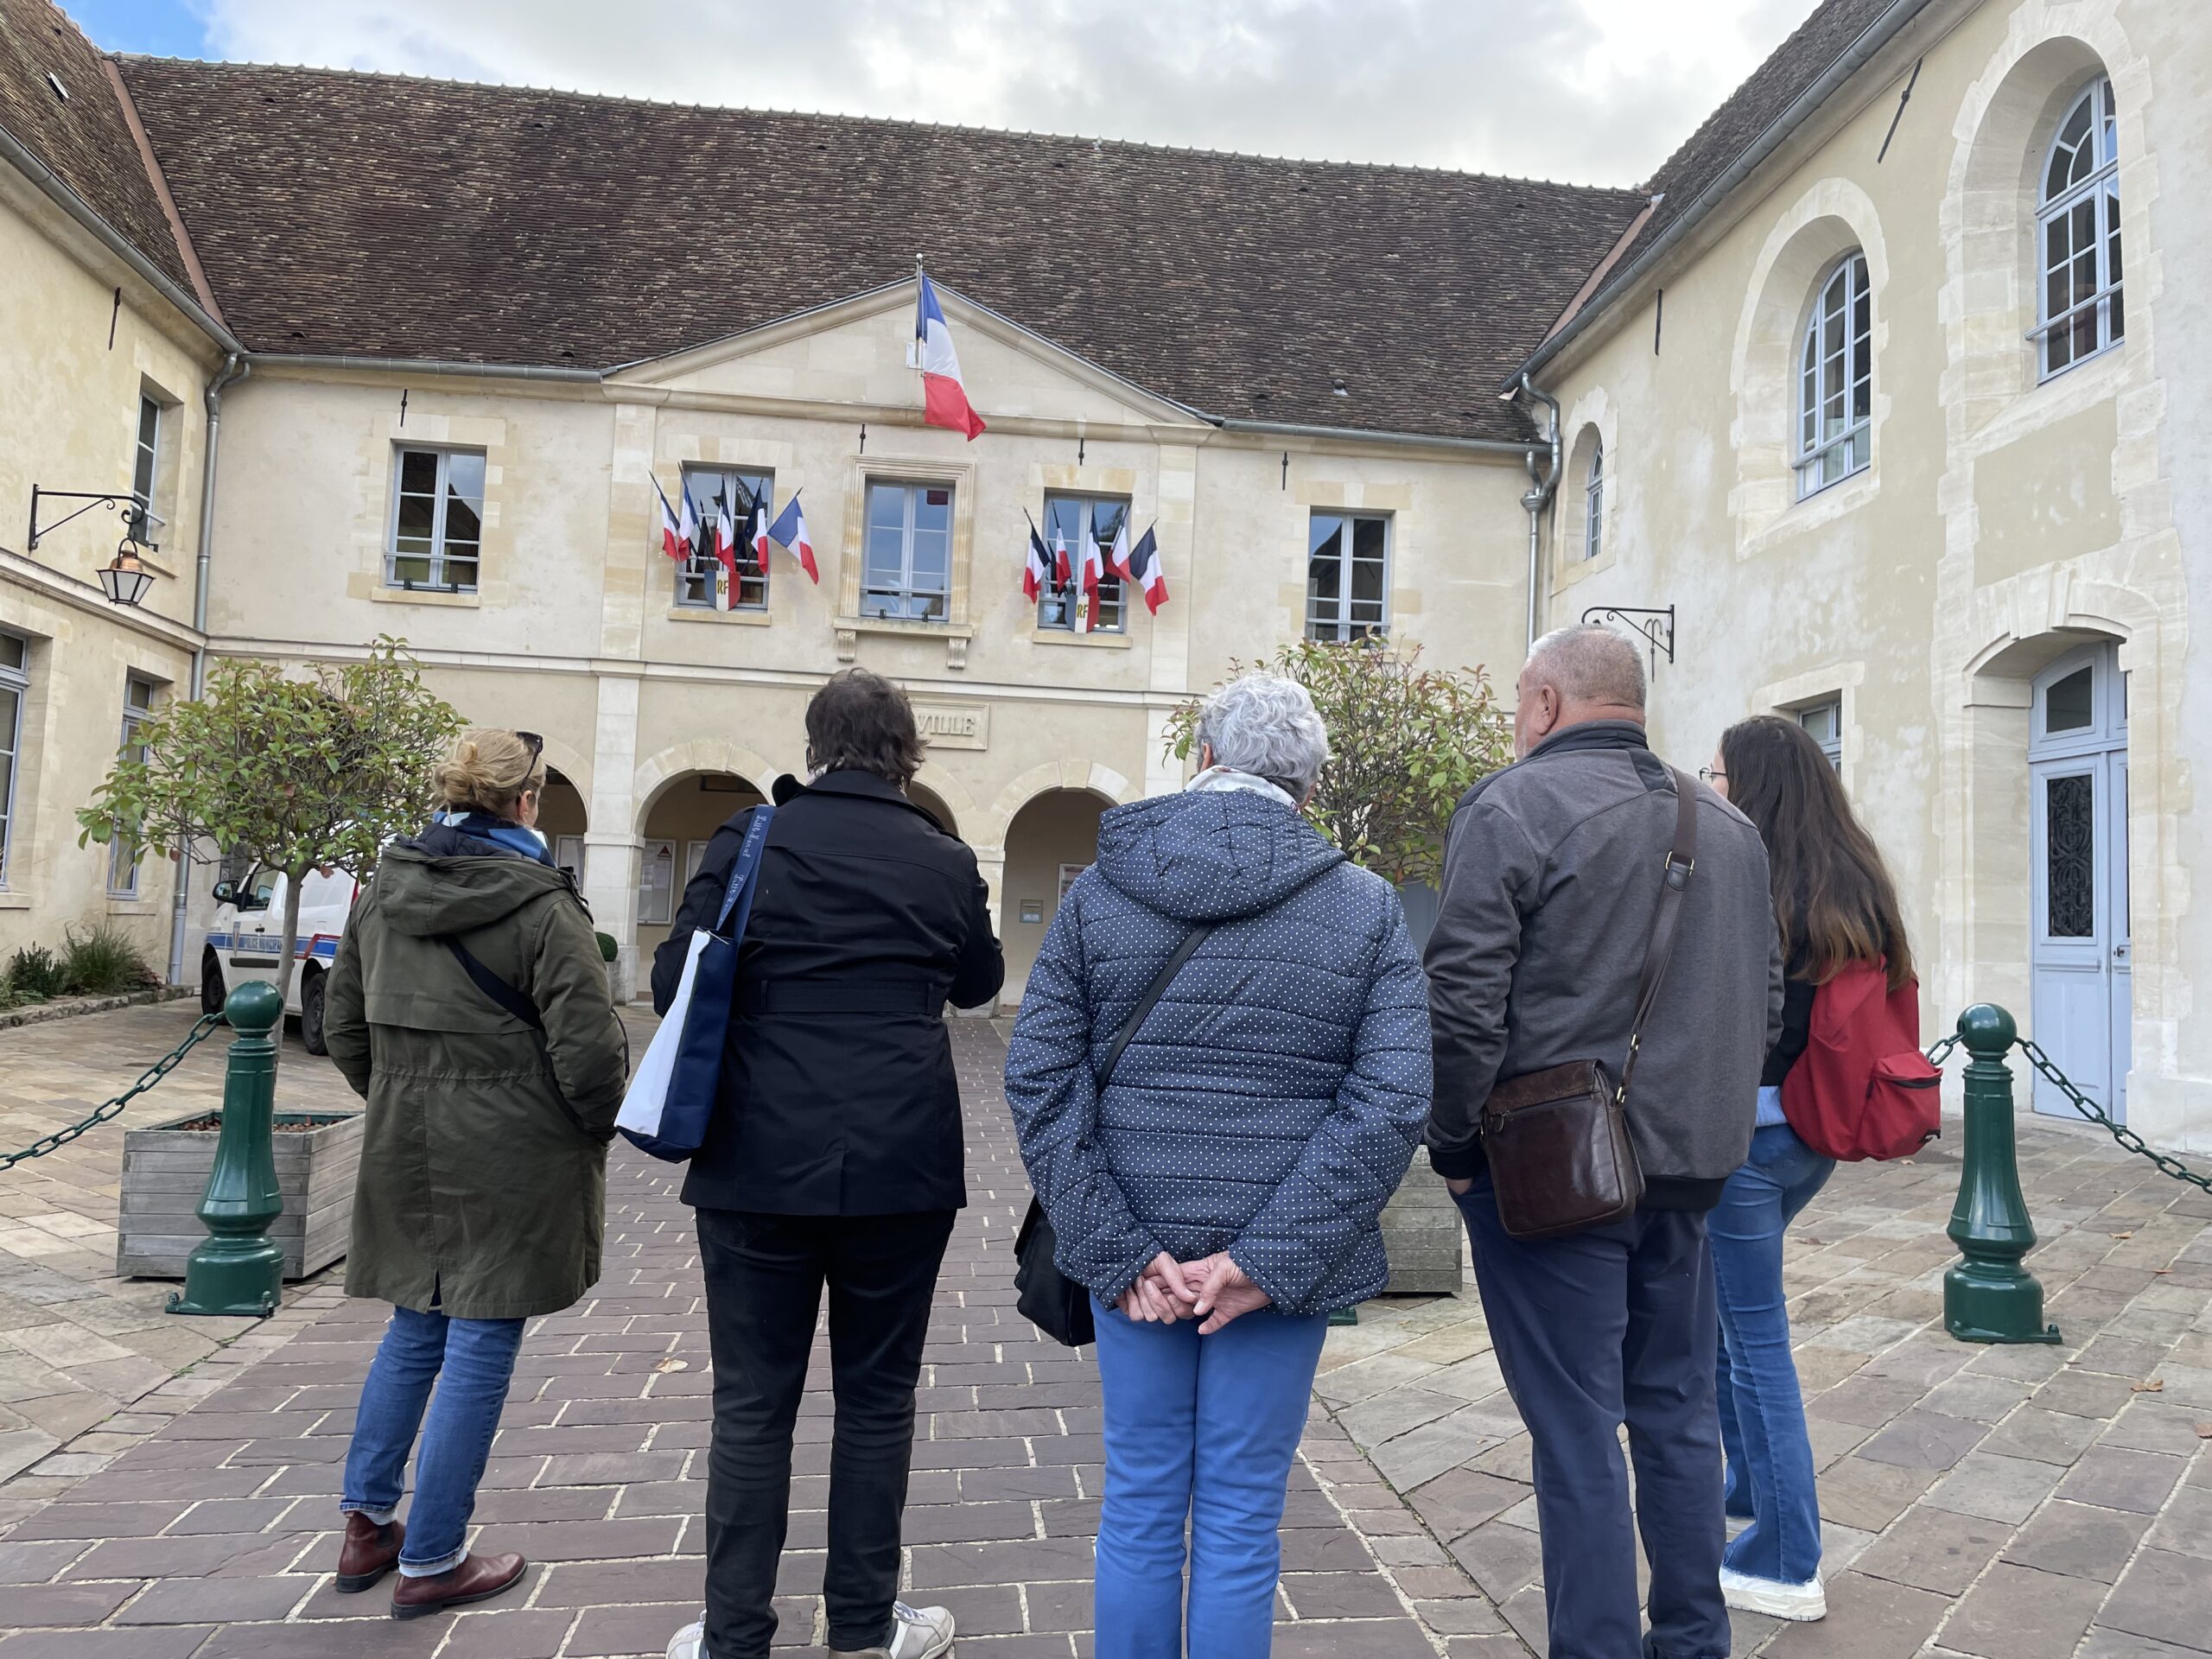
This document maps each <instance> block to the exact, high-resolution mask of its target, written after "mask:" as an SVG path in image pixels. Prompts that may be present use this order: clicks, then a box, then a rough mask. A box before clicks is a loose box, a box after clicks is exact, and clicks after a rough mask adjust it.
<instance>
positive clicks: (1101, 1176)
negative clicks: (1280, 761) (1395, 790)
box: [1006, 791, 1429, 1314]
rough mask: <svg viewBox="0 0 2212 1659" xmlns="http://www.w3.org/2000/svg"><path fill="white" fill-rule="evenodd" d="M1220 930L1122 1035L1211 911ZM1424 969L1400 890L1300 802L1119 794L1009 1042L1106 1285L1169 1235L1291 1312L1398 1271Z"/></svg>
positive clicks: (1234, 794) (1074, 1224)
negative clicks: (1389, 1208)
mask: <svg viewBox="0 0 2212 1659" xmlns="http://www.w3.org/2000/svg"><path fill="white" fill-rule="evenodd" d="M1200 924H1211V925H1212V927H1213V931H1212V932H1211V934H1210V935H1209V936H1208V937H1207V938H1206V939H1205V942H1204V943H1203V944H1200V945H1199V946H1198V950H1196V952H1195V953H1193V954H1192V957H1191V958H1190V959H1189V961H1188V962H1186V963H1185V964H1184V966H1183V969H1182V970H1181V972H1180V973H1179V974H1178V975H1177V976H1176V978H1175V980H1174V982H1173V984H1171V985H1169V986H1168V988H1166V992H1165V993H1164V994H1163V995H1161V997H1160V1001H1159V1003H1158V1005H1157V1006H1156V1007H1154V1009H1153V1011H1152V1013H1151V1014H1150V1015H1149V1016H1147V1019H1146V1020H1145V1023H1144V1025H1143V1027H1142V1028H1141V1030H1140V1031H1138V1033H1136V1035H1135V1037H1134V1038H1133V1039H1131V1041H1130V1043H1129V1045H1128V1048H1127V1049H1126V1050H1124V1051H1123V1052H1122V1058H1121V1062H1120V1064H1119V1065H1118V1066H1117V1067H1116V1070H1115V1073H1114V1076H1113V1077H1112V1079H1111V1081H1110V1083H1109V1084H1108V1085H1107V1087H1106V1088H1105V1089H1104V1090H1103V1092H1102V1090H1100V1088H1099V1085H1098V1081H1097V1075H1096V1074H1097V1068H1098V1067H1099V1066H1101V1065H1103V1064H1104V1062H1105V1058H1106V1052H1107V1050H1108V1049H1109V1047H1110V1046H1111V1045H1112V1042H1113V1039H1114V1033H1116V1031H1117V1030H1118V1029H1119V1028H1120V1027H1121V1025H1122V1022H1123V1021H1124V1020H1126V1019H1127V1018H1128V1015H1129V1014H1130V1013H1131V1011H1132V1010H1133V1009H1134V1008H1135V1006H1136V1004H1137V1001H1138V1000H1139V999H1140V998H1141V996H1142V995H1143V994H1144V990H1145V988H1146V987H1147V985H1149V984H1150V983H1151V982H1152V980H1153V977H1154V975H1156V974H1157V973H1158V972H1159V970H1160V968H1161V967H1162V966H1163V965H1164V964H1165V963H1166V960H1167V958H1168V957H1170V956H1171V955H1173V952H1174V950H1175V948H1176V946H1177V944H1179V942H1180V941H1181V940H1182V938H1183V937H1184V935H1185V933H1186V932H1187V931H1189V930H1190V929H1191V928H1192V926H1194V925H1200ZM1428 1084H1429V1039H1428V1016H1427V988H1426V985H1425V983H1424V982H1423V980H1422V977H1421V963H1420V960H1419V958H1418V957H1415V955H1414V948H1413V944H1412V941H1411V940H1410V939H1409V938H1408V936H1407V932H1406V924H1405V916H1404V912H1403V910H1402V907H1401V906H1400V904H1399V902H1398V897H1397V895H1396V894H1395V893H1393V892H1392V891H1391V889H1390V887H1389V885H1388V884H1387V883H1385V882H1384V881H1383V880H1382V879H1381V878H1379V877H1377V876H1376V875H1373V874H1370V873H1369V872H1367V871H1365V870H1363V869H1360V868H1358V867H1357V866H1356V865H1353V864H1351V863H1350V862H1348V861H1346V860H1345V858H1344V855H1343V854H1342V853H1340V852H1339V851H1338V850H1337V849H1335V848H1334V847H1332V846H1331V845H1329V843H1328V842H1325V841H1324V840H1323V839H1322V838H1321V836H1319V835H1318V834H1316V833H1315V832H1314V830H1313V828H1312V827H1311V826H1310V825H1309V824H1307V823H1306V821H1305V820H1304V819H1303V818H1302V817H1300V816H1299V814H1298V812H1297V811H1296V810H1294V808H1292V807H1290V806H1288V805H1286V804H1283V803H1282V802H1281V800H1278V799H1271V798H1267V797H1264V796H1262V795H1258V794H1254V793H1249V792H1246V791H1231V792H1223V793H1198V794H1183V795H1172V796H1165V797H1161V798H1156V799H1152V800H1145V801H1139V802H1136V803H1135V804H1132V805H1128V806H1121V807H1116V808H1114V809H1113V810H1110V811H1109V812H1108V813H1107V814H1106V815H1105V817H1103V819H1102V820H1101V821H1100V823H1099V836H1098V861H1097V862H1096V864H1094V865H1093V866H1092V867H1091V868H1090V869H1089V870H1087V871H1085V872H1084V874H1083V875H1082V876H1081V877H1079V878H1078V879H1077V881H1076V883H1075V885H1074V886H1073V887H1071V888H1070V889H1069V892H1068V895H1067V898H1066V899H1065V900H1064V901H1063V902H1062V904H1061V906H1060V909H1059V913H1058V915H1057V916H1056V917H1055V918H1053V921H1052V929H1051V931H1049V932H1048V933H1047V934H1046V938H1045V943H1044V947H1043V950H1042V951H1041V953H1040V954H1039V957H1038V958H1037V964H1036V966H1035V967H1034V968H1033V969H1031V970H1030V975H1029V983H1028V988H1027V990H1026V991H1025V993H1024V994H1023V996H1022V1000H1021V1012H1020V1017H1019V1018H1018V1019H1017V1020H1016V1021H1015V1022H1014V1039H1013V1042H1012V1045H1011V1046H1010V1048H1009V1050H1008V1052H1007V1067H1006V1085H1007V1103H1008V1104H1009V1105H1010V1106H1011V1107H1012V1109H1013V1111H1014V1124H1015V1128H1016V1130H1017V1132H1018V1134H1019V1135H1020V1142H1021V1156H1022V1161H1023V1162H1024V1163H1025V1164H1026V1165H1027V1166H1028V1170H1029V1177H1030V1180H1031V1182H1032V1184H1033V1185H1034V1187H1035V1188H1036V1192H1037V1195H1038V1198H1039V1202H1040V1203H1041V1204H1042V1205H1044V1208H1045V1211H1046V1214H1047V1216H1049V1217H1050V1218H1051V1220H1052V1228H1053V1230H1054V1232H1055V1233H1056V1234H1057V1235H1058V1241H1059V1248H1058V1255H1057V1260H1058V1265H1059V1267H1060V1269H1061V1271H1062V1272H1064V1273H1065V1274H1068V1276H1069V1277H1070V1278H1071V1279H1074V1280H1075V1281H1077V1282H1078V1283H1080V1284H1084V1285H1087V1286H1088V1287H1090V1289H1091V1290H1092V1291H1093V1292H1095V1293H1096V1294H1097V1295H1098V1296H1100V1297H1101V1298H1102V1299H1104V1300H1109V1301H1110V1300H1113V1299H1114V1298H1115V1297H1116V1296H1118V1295H1120V1294H1121V1293H1122V1291H1124V1290H1126V1289H1127V1288H1128V1287H1129V1285H1130V1284H1131V1282H1133V1281H1135V1278H1136V1276H1137V1274H1139V1272H1141V1270H1142V1269H1143V1268H1144V1267H1145V1265H1146V1264H1147V1262H1150V1261H1151V1260H1152V1259H1153V1258H1154V1256H1155V1255H1159V1254H1160V1252H1161V1251H1163V1250H1165V1251H1166V1252H1167V1253H1168V1254H1170V1255H1173V1256H1174V1257H1175V1258H1176V1259H1177V1260H1178V1261H1194V1260H1196V1259H1198V1257H1200V1256H1205V1255H1211V1254H1213V1253H1214V1252H1216V1251H1217V1250H1223V1249H1226V1250H1227V1251H1228V1252H1229V1253H1230V1256H1231V1257H1232V1258H1233V1259H1234V1260H1235V1261H1236V1264H1237V1265H1238V1266H1239V1267H1240V1268H1243V1270H1244V1271H1245V1272H1246V1273H1247V1274H1249V1275H1250V1277H1251V1278H1252V1280H1253V1281H1254V1282H1255V1284H1257V1285H1258V1286H1260V1287H1261V1288H1262V1289H1263V1290H1265V1291H1266V1292H1267V1293H1268V1296H1269V1297H1270V1298H1272V1299H1273V1300H1274V1305H1275V1306H1277V1307H1279V1308H1281V1310H1282V1311H1283V1312H1285V1313H1292V1314H1309V1313H1325V1312H1327V1311H1329V1310H1332V1309H1334V1308H1338V1307H1344V1306H1349V1305H1351V1303H1353V1302H1357V1301H1359V1300H1363V1299H1364V1298H1366V1297H1369V1296H1372V1295H1374V1294H1376V1293H1377V1292H1379V1291H1380V1290H1381V1289H1382V1288H1383V1284H1384V1282H1385V1281H1387V1279H1388V1278H1389V1265H1388V1263H1387V1262H1385V1261H1384V1259H1383V1236H1382V1231H1381V1229H1380V1227H1379V1226H1378V1225H1377V1217H1378V1216H1379V1215H1380V1214H1381V1212H1382V1209H1383V1205H1384V1204H1385V1203H1386V1202H1388V1201H1389V1197H1390V1195H1391V1193H1392V1192H1395V1191H1396V1189H1397V1185H1398V1183H1399V1181H1400V1180H1401V1179H1403V1177H1404V1175H1405V1173H1406V1166H1407V1165H1408V1162H1409V1161H1410V1160H1411V1159H1412V1157H1413V1152H1414V1146H1415V1144H1416V1143H1417V1142H1418V1141H1419V1140H1420V1137H1421V1124H1422V1122H1423V1120H1424V1119H1425V1118H1426V1117H1427V1115H1428Z"/></svg>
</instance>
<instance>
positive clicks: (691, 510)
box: [661, 483, 702, 559]
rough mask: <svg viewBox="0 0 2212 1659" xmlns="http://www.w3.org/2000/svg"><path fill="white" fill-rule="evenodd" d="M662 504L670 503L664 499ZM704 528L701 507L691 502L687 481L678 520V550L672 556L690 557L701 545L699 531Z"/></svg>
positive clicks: (679, 557)
mask: <svg viewBox="0 0 2212 1659" xmlns="http://www.w3.org/2000/svg"><path fill="white" fill-rule="evenodd" d="M661 505H662V506H663V507H665V506H666V505H668V504H667V503H666V502H665V501H664V502H662V503H661ZM701 529H702V525H701V524H700V523H699V509H698V508H697V507H696V506H694V505H692V503H691V486H690V484H688V483H687V484H686V485H684V486H683V510H682V517H680V518H678V519H677V521H676V539H677V551H676V552H674V553H673V554H671V557H672V558H678V559H688V558H690V556H691V553H692V550H693V549H695V548H696V547H697V546H698V545H699V531H700V530H701Z"/></svg>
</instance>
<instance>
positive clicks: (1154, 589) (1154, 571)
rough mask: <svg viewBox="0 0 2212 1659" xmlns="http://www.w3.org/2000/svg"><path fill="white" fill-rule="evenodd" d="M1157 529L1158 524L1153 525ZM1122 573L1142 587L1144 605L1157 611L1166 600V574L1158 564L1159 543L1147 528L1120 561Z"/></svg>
mask: <svg viewBox="0 0 2212 1659" xmlns="http://www.w3.org/2000/svg"><path fill="white" fill-rule="evenodd" d="M1157 528H1158V526H1157V525H1155V526H1154V529H1157ZM1121 570H1122V575H1125V576H1127V577H1128V579H1129V580H1130V581H1131V582H1135V583H1136V585H1137V586H1138V587H1140V588H1142V589H1144V607H1145V609H1147V611H1153V612H1157V611H1158V610H1159V609H1160V607H1161V606H1163V605H1165V604H1166V602H1167V575H1166V572H1165V571H1164V570H1162V569H1160V543H1157V542H1155V541H1154V540H1153V537H1152V531H1149V530H1147V531H1145V533H1144V534H1143V535H1141V536H1140V537H1137V544H1136V545H1135V547H1133V548H1131V549H1130V550H1129V553H1128V557H1127V558H1126V559H1124V560H1122V565H1121Z"/></svg>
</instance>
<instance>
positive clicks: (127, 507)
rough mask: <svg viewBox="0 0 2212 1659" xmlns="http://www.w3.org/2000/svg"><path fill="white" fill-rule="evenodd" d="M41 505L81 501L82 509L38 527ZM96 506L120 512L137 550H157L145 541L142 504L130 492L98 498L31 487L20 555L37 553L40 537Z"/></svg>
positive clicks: (87, 492) (91, 494)
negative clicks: (27, 535)
mask: <svg viewBox="0 0 2212 1659" xmlns="http://www.w3.org/2000/svg"><path fill="white" fill-rule="evenodd" d="M41 501H82V502H83V503H84V504H85V505H83V506H81V507H79V508H78V509H77V510H76V511H75V512H65V513H63V514H62V515H61V517H60V518H56V519H54V521H53V522H52V523H50V524H40V523H39V521H38V504H39V503H40V502H41ZM98 506H106V507H109V508H111V509H113V510H114V511H116V512H120V513H121V514H122V515H123V529H124V534H125V535H127V536H128V537H130V539H131V540H132V541H134V542H136V543H138V545H139V546H141V547H143V548H144V549H146V550H147V551H149V552H159V551H160V548H159V546H158V545H157V544H156V543H153V542H149V541H148V540H147V539H146V531H147V530H148V529H149V525H148V524H147V520H146V504H145V503H144V502H143V501H141V500H140V499H138V498H137V496H135V495H133V494H132V493H130V491H128V490H111V491H109V492H107V493H105V494H102V493H98V492H95V491H91V490H42V489H41V488H40V487H39V486H37V485H35V484H34V485H32V486H31V534H30V540H29V542H28V543H26V544H25V546H24V548H23V551H25V552H26V553H35V552H37V551H38V538H39V537H41V536H47V535H51V534H52V533H53V532H54V531H57V530H59V529H60V528H61V526H62V525H64V524H67V523H68V522H69V521H70V520H71V519H73V518H83V517H84V516H85V515H86V513H88V512H91V511H92V509H93V508H94V507H98Z"/></svg>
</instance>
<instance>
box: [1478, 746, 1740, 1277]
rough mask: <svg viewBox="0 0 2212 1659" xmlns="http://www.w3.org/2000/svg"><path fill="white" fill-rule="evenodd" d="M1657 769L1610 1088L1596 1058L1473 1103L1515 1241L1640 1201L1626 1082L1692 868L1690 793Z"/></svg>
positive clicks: (1601, 1217)
mask: <svg viewBox="0 0 2212 1659" xmlns="http://www.w3.org/2000/svg"><path fill="white" fill-rule="evenodd" d="M1667 770H1668V771H1669V772H1672V773H1673V774H1674V779H1675V802H1676V808H1675V842H1674V846H1673V847H1672V849H1670V850H1669V852H1668V854H1667V864H1666V878H1665V882H1664V885H1663V886H1662V887H1661V888H1660V889H1659V909H1658V912H1657V913H1656V915H1654V916H1653V918H1652V919H1651V938H1650V939H1649V942H1648V943H1647V944H1645V946H1644V951H1643V975H1642V976H1641V978H1640V980H1639V981H1638V983H1637V993H1636V1022H1635V1024H1633V1025H1632V1026H1630V1027H1629V1037H1628V1059H1627V1061H1626V1062H1625V1064H1624V1065H1623V1066H1622V1068H1621V1077H1620V1082H1619V1083H1618V1084H1615V1083H1614V1081H1613V1079H1612V1074H1611V1072H1610V1071H1607V1069H1606V1067H1605V1062H1604V1061H1603V1060H1569V1061H1568V1062H1567V1064H1566V1065H1553V1066H1547V1067H1545V1068H1544V1070H1542V1071H1530V1072H1528V1073H1525V1074H1524V1075H1522V1076H1521V1077H1508V1078H1507V1079H1506V1080H1505V1081H1504V1082H1503V1083H1501V1084H1498V1085H1497V1088H1496V1089H1494V1090H1491V1096H1490V1098H1489V1099H1488V1100H1486V1101H1484V1103H1483V1113H1482V1137H1483V1151H1484V1154H1485V1155H1486V1156H1487V1157H1488V1159H1489V1160H1490V1173H1491V1185H1492V1187H1493V1188H1494V1189H1495V1190H1496V1192H1497V1214H1498V1219H1499V1220H1500V1221H1501V1222H1503V1224H1504V1227H1505V1230H1506V1231H1507V1232H1509V1233H1510V1234H1511V1235H1512V1236H1514V1237H1516V1238H1556V1237H1558V1236H1560V1235H1561V1234H1565V1233H1579V1232H1581V1231H1583V1230H1586V1229H1587V1228H1592V1227H1603V1226H1605V1225H1606V1224H1608V1223H1611V1222H1616V1221H1621V1220H1624V1219H1626V1218H1627V1217H1630V1216H1631V1215H1633V1214H1635V1213H1636V1207H1637V1205H1639V1204H1641V1203H1642V1202H1643V1167H1642V1166H1640V1165H1639V1164H1638V1163H1637V1159H1636V1147H1635V1145H1634V1143H1633V1142H1632V1141H1630V1138H1629V1132H1628V1091H1629V1084H1630V1081H1631V1080H1633V1079H1634V1077H1635V1076H1636V1058H1637V1051H1638V1050H1640V1049H1641V1048H1642V1047H1643V1027H1644V1022H1645V1021H1646V1020H1649V1018H1650V1017H1651V1009H1652V1005H1653V1004H1654V1003H1656V1001H1658V1000H1659V986H1660V983H1661V982H1662V981H1663V980H1664V979H1665V978H1666V977H1667V963H1668V962H1669V959H1670V958H1671V957H1673V956H1674V954H1675V934H1676V932H1677V931H1679V929H1680V927H1681V918H1682V896H1683V894H1684V893H1687V892H1688V889H1689V885H1690V874H1691V872H1692V871H1694V870H1695V869H1696V868H1697V785H1695V784H1694V783H1692V782H1691V781H1690V780H1689V779H1688V778H1686V777H1684V776H1683V775H1682V773H1681V772H1679V771H1677V770H1676V769H1675V768H1674V767H1672V766H1669V768H1668V769H1667Z"/></svg>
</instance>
